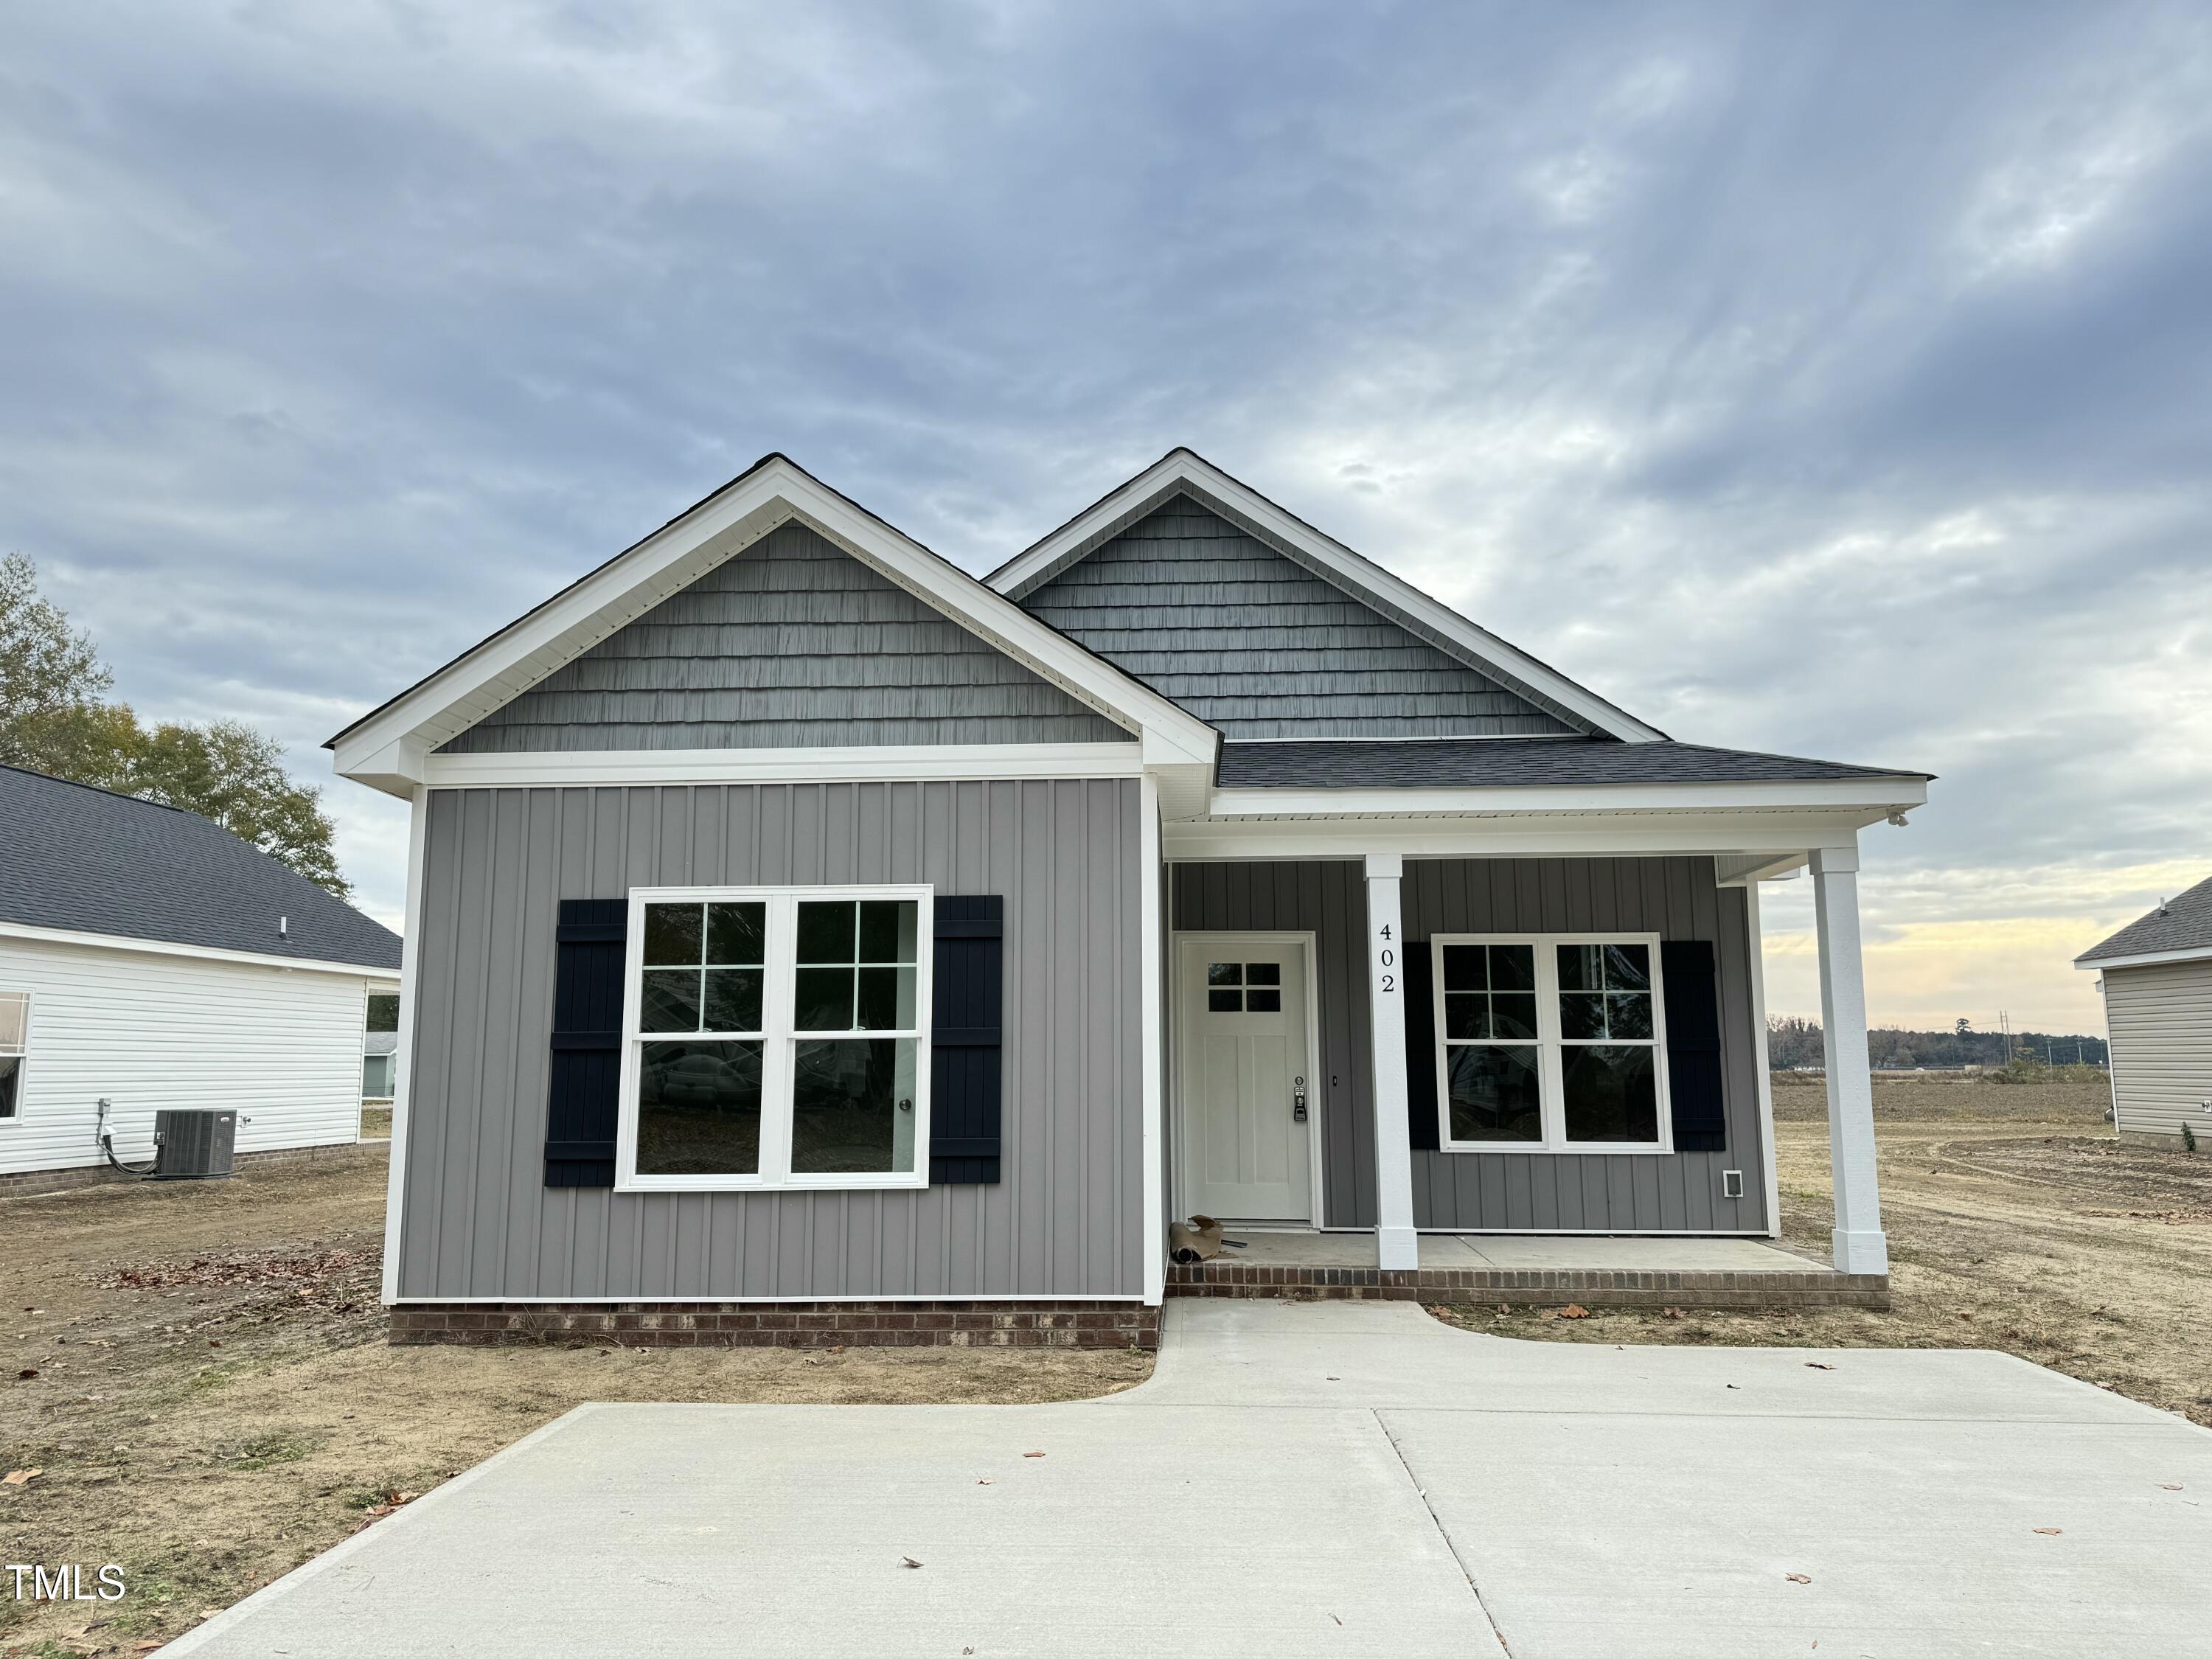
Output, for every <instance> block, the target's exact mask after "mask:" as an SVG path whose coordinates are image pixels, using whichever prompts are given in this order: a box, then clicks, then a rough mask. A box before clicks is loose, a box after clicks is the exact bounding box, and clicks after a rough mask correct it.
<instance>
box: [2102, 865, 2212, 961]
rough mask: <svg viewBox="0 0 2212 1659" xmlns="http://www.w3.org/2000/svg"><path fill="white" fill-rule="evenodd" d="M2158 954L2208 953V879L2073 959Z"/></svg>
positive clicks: (2211, 887)
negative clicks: (2181, 952)
mask: <svg viewBox="0 0 2212 1659" xmlns="http://www.w3.org/2000/svg"><path fill="white" fill-rule="evenodd" d="M2160 951H2212V879H2208V880H2204V881H2200V882H2198V883H2197V885H2196V886H2194V887H2192V888H2191V889H2190V890H2188V891H2187V892H2185V893H2184V894H2183V895H2182V896H2180V897H2179V898H2174V899H2168V900H2167V901H2166V908H2163V909H2161V910H2154V911H2152V912H2151V913H2150V914H2149V915H2147V916H2138V917H2137V918H2136V920H2135V921H2131V922H2130V923H2129V924H2128V925H2127V926H2126V927H2123V928H2121V929H2120V931H2119V932H2118V933H2115V934H2113V935H2112V938H2110V939H2106V941H2105V942H2104V943H2103V944H2102V945H2092V946H2090V947H2089V949H2087V950H2086V951H2082V952H2081V955H2080V956H2078V957H2075V958H2074V960H2075V961H2076V962H2103V961H2106V959H2108V958H2109V957H2148V956H2155V955H2157V954H2158V953H2159V952H2160Z"/></svg>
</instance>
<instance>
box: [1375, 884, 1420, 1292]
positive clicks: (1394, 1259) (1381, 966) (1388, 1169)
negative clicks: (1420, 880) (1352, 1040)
mask: <svg viewBox="0 0 2212 1659" xmlns="http://www.w3.org/2000/svg"><path fill="white" fill-rule="evenodd" d="M1405 872H1406V860H1404V858H1403V857H1401V855H1400V854H1396V853H1370V854H1368V855H1367V1008H1368V1020H1367V1024H1368V1030H1369V1034H1370V1042H1371V1044H1372V1046H1373V1049H1374V1066H1375V1073H1374V1077H1375V1251H1376V1265H1377V1266H1379V1267H1384V1268H1389V1269H1398V1268H1405V1269H1410V1268H1413V1267H1419V1266H1420V1265H1421V1249H1420V1241H1419V1238H1418V1237H1416V1236H1415V1234H1414V1232H1413V1152H1412V1147H1411V1141H1410V1139H1408V1136H1407V1127H1406V963H1405V949H1404V945H1405V941H1404V939H1403V938H1402V935H1403V933H1404V932H1405V929H1404V928H1403V927H1401V925H1400V922H1399V916H1398V882H1399V878H1401V876H1403V875H1404V874H1405Z"/></svg>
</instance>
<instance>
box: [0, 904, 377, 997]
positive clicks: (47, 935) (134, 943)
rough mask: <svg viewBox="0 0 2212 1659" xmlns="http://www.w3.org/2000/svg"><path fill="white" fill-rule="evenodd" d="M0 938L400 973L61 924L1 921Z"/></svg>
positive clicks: (349, 972) (358, 973)
mask: <svg viewBox="0 0 2212 1659" xmlns="http://www.w3.org/2000/svg"><path fill="white" fill-rule="evenodd" d="M0 939H27V940H29V941H31V942H33V943H34V944H40V943H42V944H46V945H82V946H87V947H89V948H91V949H93V950H100V951H136V952H137V953H139V954H141V955H144V956H153V957H198V958H200V959H202V960H204V961H207V962H234V963H241V964H243V965H245V966H246V967H251V968H283V969H289V970H290V971H292V972H295V973H301V974H343V975H345V976H346V977H347V978H349V979H362V980H370V981H374V982H375V984H376V985H377V987H379V988H380V989H384V990H392V989H396V988H397V987H398V984H399V976H398V975H397V974H395V973H393V972H392V969H389V968H377V967H372V966H369V965H368V964H367V963H358V962H322V961H318V960H314V959H311V958H308V957H280V956H275V955H270V954H264V952H261V951H224V950H219V949H217V948H216V946H214V945H179V944H176V943H173V941H171V940H168V939H132V938H130V937H128V936H127V935H125V934H122V933H78V932H76V931H74V930H73V929H70V928H64V927H30V926H27V924H25V923H22V922H15V921H0Z"/></svg>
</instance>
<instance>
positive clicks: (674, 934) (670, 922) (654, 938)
mask: <svg viewBox="0 0 2212 1659" xmlns="http://www.w3.org/2000/svg"><path fill="white" fill-rule="evenodd" d="M705 908H706V906H704V905H702V904H648V905H647V906H646V907H645V965H646V966H647V967H648V968H677V967H684V966H690V967H696V966H697V965H698V963H699V953H700V950H701V947H702V945H703V943H704V940H703V939H702V935H701V933H700V928H699V919H700V915H701V913H702V911H703V910H704V909H705Z"/></svg>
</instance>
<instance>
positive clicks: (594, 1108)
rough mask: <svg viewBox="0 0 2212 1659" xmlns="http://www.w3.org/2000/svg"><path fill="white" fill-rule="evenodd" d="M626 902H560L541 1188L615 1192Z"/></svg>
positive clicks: (586, 900) (556, 937)
mask: <svg viewBox="0 0 2212 1659" xmlns="http://www.w3.org/2000/svg"><path fill="white" fill-rule="evenodd" d="M628 933H629V900H627V899H563V900H562V902H561V925H560V927H558V928H556V930H555V932H554V935H553V937H554V939H555V941H556V943H555V945H554V953H555V954H554V963H553V1060H552V1066H551V1074H552V1088H551V1090H550V1097H549V1099H548V1101H547V1103H546V1113H545V1184H546V1185H547V1186H549V1187H611V1186H613V1185H614V1184H615V1117H616V1114H617V1110H618V1109H619V1104H620V1101H621V1096H622V1014H623V944H624V940H625V938H626V936H627V934H628Z"/></svg>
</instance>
